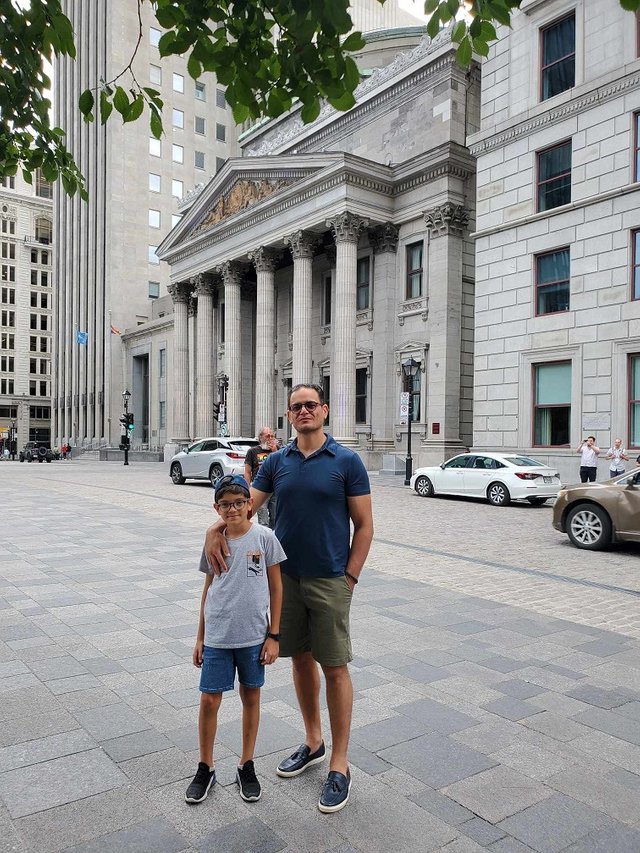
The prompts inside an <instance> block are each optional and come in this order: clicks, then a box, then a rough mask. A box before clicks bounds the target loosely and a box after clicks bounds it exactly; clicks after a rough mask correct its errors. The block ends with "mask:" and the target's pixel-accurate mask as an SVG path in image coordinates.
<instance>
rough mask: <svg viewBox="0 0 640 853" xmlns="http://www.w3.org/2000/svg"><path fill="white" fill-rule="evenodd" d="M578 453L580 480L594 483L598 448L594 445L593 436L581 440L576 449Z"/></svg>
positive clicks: (596, 471)
mask: <svg viewBox="0 0 640 853" xmlns="http://www.w3.org/2000/svg"><path fill="white" fill-rule="evenodd" d="M576 453H579V454H580V482H581V483H595V481H596V474H597V473H598V454H599V453H600V448H599V447H597V446H596V439H595V436H593V435H590V436H588V437H587V438H586V439H585V440H584V441H582V442H581V443H580V445H579V447H578V448H577V449H576Z"/></svg>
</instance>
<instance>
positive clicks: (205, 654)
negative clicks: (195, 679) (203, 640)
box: [200, 643, 264, 693]
mask: <svg viewBox="0 0 640 853" xmlns="http://www.w3.org/2000/svg"><path fill="white" fill-rule="evenodd" d="M263 645H264V644H263V643H259V644H258V645H257V646H248V647H247V648H244V649H216V648H213V647H212V646H205V647H204V649H203V650H202V669H201V671H200V692H201V693H225V692H227V691H228V690H233V688H234V686H235V684H234V682H235V675H236V670H237V671H238V681H239V682H240V684H243V685H244V686H245V687H262V686H263V685H264V664H261V663H260V652H261V651H262V646H263Z"/></svg>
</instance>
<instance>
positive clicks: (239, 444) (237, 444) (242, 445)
mask: <svg viewBox="0 0 640 853" xmlns="http://www.w3.org/2000/svg"><path fill="white" fill-rule="evenodd" d="M257 443H258V442H257V441H250V440H247V441H234V442H233V444H231V445H230V447H232V448H233V450H239V451H240V452H241V453H246V452H247V450H248V449H249V448H250V447H255V446H256V444H257Z"/></svg>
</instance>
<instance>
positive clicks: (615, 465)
mask: <svg viewBox="0 0 640 853" xmlns="http://www.w3.org/2000/svg"><path fill="white" fill-rule="evenodd" d="M607 459H610V460H611V462H610V463H609V476H610V477H617V476H618V475H619V474H624V462H625V459H626V460H627V461H628V460H629V457H628V456H627V451H626V450H625V449H624V447H623V446H622V439H621V438H616V440H615V441H614V442H613V447H610V448H609V450H608V451H607Z"/></svg>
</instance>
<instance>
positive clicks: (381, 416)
mask: <svg viewBox="0 0 640 853" xmlns="http://www.w3.org/2000/svg"><path fill="white" fill-rule="evenodd" d="M369 242H370V243H371V245H372V247H373V254H374V263H373V367H372V378H371V430H372V433H373V441H374V448H375V449H377V450H387V451H389V452H391V451H393V450H394V449H395V442H394V422H395V417H396V412H397V410H398V402H399V401H398V398H397V394H396V391H397V388H396V377H395V372H394V363H393V346H394V336H393V334H391V331H390V330H391V329H393V328H394V327H395V320H396V313H397V301H398V300H397V287H396V278H397V275H396V271H397V254H396V253H397V251H398V227H397V226H396V225H392V224H391V223H390V222H387V223H385V224H384V225H378V226H377V227H375V228H372V229H371V230H370V231H369Z"/></svg>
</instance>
